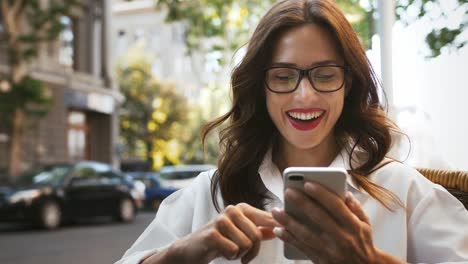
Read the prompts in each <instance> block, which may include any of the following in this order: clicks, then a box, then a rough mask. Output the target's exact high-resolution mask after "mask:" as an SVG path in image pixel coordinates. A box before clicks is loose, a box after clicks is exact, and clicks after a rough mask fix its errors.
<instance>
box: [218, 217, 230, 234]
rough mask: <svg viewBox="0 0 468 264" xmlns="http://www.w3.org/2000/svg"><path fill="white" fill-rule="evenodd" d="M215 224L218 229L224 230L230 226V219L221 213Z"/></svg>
mask: <svg viewBox="0 0 468 264" xmlns="http://www.w3.org/2000/svg"><path fill="white" fill-rule="evenodd" d="M215 226H216V228H218V229H221V230H224V229H226V228H227V227H228V226H229V219H228V218H227V216H225V215H223V214H222V215H219V216H218V218H217V219H216V222H215Z"/></svg>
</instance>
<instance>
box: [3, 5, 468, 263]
mask: <svg viewBox="0 0 468 264" xmlns="http://www.w3.org/2000/svg"><path fill="white" fill-rule="evenodd" d="M274 2H275V1H274V0H263V1H259V0H237V1H233V0H191V1H180V0H132V1H123V0H95V1H93V0H0V4H1V6H0V11H1V12H0V183H2V184H1V185H2V187H0V220H1V222H4V223H0V248H1V249H2V250H1V251H0V263H29V262H32V261H33V260H34V261H35V262H39V263H64V262H66V263H73V259H76V263H82V262H88V263H112V262H114V261H116V260H117V259H119V258H120V256H121V255H122V254H123V252H124V250H125V249H127V248H128V247H129V246H130V245H131V243H132V242H133V241H134V240H135V239H136V238H137V236H138V235H139V234H140V233H141V232H142V231H143V230H144V228H145V226H146V225H147V224H148V223H149V222H150V221H151V220H152V218H153V217H154V214H155V211H156V210H157V208H158V206H159V203H160V202H161V200H162V199H164V198H165V197H167V195H169V194H170V193H172V192H173V191H175V190H177V189H179V188H182V187H183V186H185V185H186V184H188V183H189V182H190V180H191V179H193V178H194V177H195V176H196V175H197V174H198V173H199V171H202V170H206V169H210V168H213V167H214V165H215V164H216V157H217V153H218V147H219V145H218V138H217V135H216V134H213V135H210V137H209V138H208V140H207V144H206V147H205V149H204V150H203V148H202V145H201V140H200V129H201V127H202V126H203V125H204V124H205V123H206V122H207V121H208V120H210V119H212V118H214V117H217V116H219V115H221V114H223V113H225V112H226V111H227V109H228V107H229V105H230V100H231V97H230V93H229V77H230V76H229V75H230V72H231V70H232V69H233V67H234V66H235V65H236V64H237V63H239V61H240V60H241V58H242V56H243V54H244V53H245V48H246V46H245V44H246V43H247V41H248V38H249V36H250V35H251V33H252V31H253V30H254V29H255V26H256V24H257V22H258V20H259V18H260V17H261V16H262V15H263V14H264V13H265V12H266V10H267V9H268V8H269V7H270V6H271V4H272V3H274ZM336 2H337V3H338V4H339V5H340V7H341V8H342V10H343V11H344V12H345V14H346V16H347V18H348V19H349V21H350V22H351V23H352V25H353V27H354V29H355V30H356V32H357V33H358V34H359V36H360V39H361V42H362V45H363V46H364V48H365V49H366V52H367V55H368V58H369V60H370V61H371V63H372V65H373V66H374V69H375V70H376V73H377V75H378V76H379V77H380V78H381V80H382V86H381V89H382V90H381V92H382V94H385V97H384V98H385V100H384V102H383V103H385V104H386V106H387V108H388V110H389V115H390V116H391V117H392V119H393V120H394V121H395V122H396V123H397V124H398V125H399V127H400V128H401V129H402V131H403V132H404V133H406V135H407V137H405V136H401V135H400V136H399V135H395V144H394V147H393V149H392V155H393V156H395V157H396V158H398V159H399V160H401V161H403V162H405V163H408V164H410V165H412V166H415V167H425V168H440V169H458V170H468V137H467V136H466V135H468V123H467V122H466V121H465V120H466V117H464V114H468V104H467V103H466V100H467V98H468V74H467V73H468V71H467V69H468V47H467V46H466V42H467V41H468V33H467V32H468V30H467V25H468V1H466V0H443V1H442V0H396V1H392V0H348V1H345V0H336ZM97 193H99V194H101V195H100V196H99V195H97ZM103 193H104V194H106V195H107V196H105V197H103V196H102V194H103ZM103 201H106V203H102V202H103ZM100 204H102V206H101V207H100ZM103 208H113V209H112V210H111V211H109V212H104V211H105V210H104V209H103ZM86 209H89V210H86ZM91 209H92V210H91ZM109 217H112V219H115V220H118V221H120V222H122V223H120V224H119V223H115V222H113V221H109V219H108V218H109ZM24 223H25V224H24ZM37 227H41V228H42V229H45V230H55V231H54V232H45V231H40V229H37ZM59 227H60V228H59Z"/></svg>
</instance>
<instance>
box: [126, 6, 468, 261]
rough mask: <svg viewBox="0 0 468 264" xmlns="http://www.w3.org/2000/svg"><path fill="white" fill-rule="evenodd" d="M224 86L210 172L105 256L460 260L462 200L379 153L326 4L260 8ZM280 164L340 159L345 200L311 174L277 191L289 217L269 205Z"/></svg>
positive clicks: (376, 120)
mask: <svg viewBox="0 0 468 264" xmlns="http://www.w3.org/2000/svg"><path fill="white" fill-rule="evenodd" d="M231 82H232V89H233V90H232V92H233V106H232V108H231V110H230V111H229V112H228V113H227V114H225V115H224V116H222V117H220V118H218V119H217V120H215V121H213V122H211V123H209V124H208V125H207V126H206V128H205V131H204V133H203V136H204V138H205V137H206V135H207V133H208V132H210V131H212V130H214V129H215V128H217V127H219V126H220V125H221V124H223V123H225V122H227V123H228V125H227V127H226V128H224V129H223V130H222V131H221V147H222V153H221V156H220V159H219V162H218V170H217V171H209V172H205V173H202V174H200V175H199V177H197V179H196V180H195V181H194V183H193V184H192V185H191V186H190V187H188V188H186V189H184V190H181V191H179V192H177V193H175V194H174V195H172V196H170V197H168V198H167V199H166V200H165V201H164V202H163V204H162V205H161V207H160V209H159V212H158V213H157V215H156V218H155V219H154V221H153V222H152V223H151V224H150V226H149V227H148V228H147V229H146V230H145V232H144V233H143V234H142V235H141V236H140V237H139V238H138V240H137V241H136V242H135V244H134V245H133V246H132V247H131V248H130V249H129V250H128V251H127V252H126V253H125V255H124V257H123V258H122V259H121V260H120V261H119V263H144V264H147V263H231V261H232V263H239V262H242V263H247V262H252V263H291V261H289V260H287V259H285V258H284V256H283V250H282V242H281V240H283V241H286V242H289V243H291V244H293V245H294V246H296V247H297V248H299V249H300V250H301V251H302V252H303V253H304V254H305V255H306V256H307V257H308V258H309V259H310V260H312V261H313V262H314V263H380V262H383V263H405V262H407V261H408V262H426V263H434V262H437V263H440V262H444V261H451V262H452V263H453V262H456V261H459V262H462V261H464V260H465V261H466V260H467V259H468V228H466V225H467V223H468V212H467V211H466V210H464V208H463V206H462V204H461V203H460V202H458V201H457V200H456V199H455V198H454V197H453V196H451V195H450V194H449V193H448V192H447V191H446V190H445V189H443V188H442V187H440V186H438V185H435V184H433V183H431V182H430V181H428V180H426V179H425V178H424V177H423V176H422V175H420V174H419V173H417V172H416V171H415V170H414V169H411V168H409V167H407V166H405V165H403V164H401V163H398V162H391V160H389V159H386V158H385V155H386V154H387V152H388V151H389V148H390V145H391V136H390V130H391V129H392V128H393V126H392V123H391V122H390V121H389V120H388V118H387V117H386V115H385V113H384V112H383V110H382V107H381V105H380V102H379V98H378V93H377V81H376V79H375V77H374V74H373V71H372V69H371V67H370V64H369V61H368V60H367V58H366V56H365V53H364V50H363V49H362V47H361V45H360V43H359V40H358V38H357V36H356V34H355V33H354V32H353V30H352V28H351V26H350V24H349V23H348V22H347V21H346V19H345V17H344V15H343V14H342V13H341V12H340V11H339V9H338V8H337V7H336V6H335V4H334V3H332V2H331V1H328V0H287V1H281V2H279V3H277V4H276V5H275V6H273V8H272V9H271V10H270V11H269V12H268V13H267V14H266V15H265V16H264V17H263V18H262V20H261V21H260V23H259V25H258V27H257V29H256V30H255V32H254V34H253V36H252V38H251V41H250V43H249V46H248V50H247V53H246V55H245V57H244V59H243V60H242V62H241V63H240V64H239V65H238V66H237V67H236V69H235V70H234V72H233V74H232V80H231ZM290 166H322V167H323V166H330V167H342V168H345V169H347V170H348V173H349V177H348V181H347V185H348V190H349V191H350V192H349V193H348V195H347V197H346V200H345V201H342V200H340V199H339V198H338V197H337V196H336V195H334V194H333V193H331V192H329V191H328V190H327V189H325V188H324V187H321V186H320V185H317V184H306V185H305V193H301V192H298V191H294V190H290V189H288V190H286V192H285V194H284V197H285V198H284V199H288V200H290V201H291V202H293V203H295V204H297V205H300V206H302V209H303V211H304V212H306V214H307V216H308V221H307V222H299V221H297V220H295V219H294V218H292V217H291V216H289V215H287V214H286V213H285V212H284V211H283V210H282V209H279V208H282V207H283V206H282V205H283V200H282V199H283V193H282V189H283V182H282V178H281V171H283V170H284V169H285V168H286V167H290ZM312 225H314V226H315V225H318V226H319V227H320V229H321V233H320V234H317V233H315V232H314V231H313V229H312V228H310V227H311V226H312ZM295 263H302V261H297V262H295ZM304 263H310V261H304Z"/></svg>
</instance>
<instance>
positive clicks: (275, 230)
mask: <svg viewBox="0 0 468 264" xmlns="http://www.w3.org/2000/svg"><path fill="white" fill-rule="evenodd" d="M273 233H275V235H276V236H277V237H282V236H283V228H281V227H275V228H273Z"/></svg>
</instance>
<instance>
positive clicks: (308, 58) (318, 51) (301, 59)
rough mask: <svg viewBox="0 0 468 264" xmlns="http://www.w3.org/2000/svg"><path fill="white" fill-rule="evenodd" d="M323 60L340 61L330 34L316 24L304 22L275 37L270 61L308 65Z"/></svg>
mask: <svg viewBox="0 0 468 264" xmlns="http://www.w3.org/2000/svg"><path fill="white" fill-rule="evenodd" d="M323 61H334V62H336V63H342V62H343V59H342V57H341V56H340V54H339V52H338V47H337V43H336V41H335V40H334V38H333V36H332V34H331V33H330V32H328V31H327V30H326V29H325V28H323V27H321V26H319V25H317V24H305V25H302V26H298V27H294V28H292V29H289V30H287V31H285V32H283V33H282V34H281V35H279V37H278V38H277V39H276V43H275V45H274V48H273V54H272V63H273V64H274V63H291V64H296V65H297V66H300V67H310V66H313V65H315V64H317V63H320V62H323Z"/></svg>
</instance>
